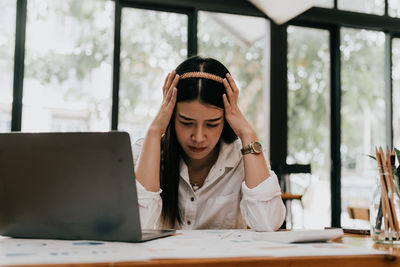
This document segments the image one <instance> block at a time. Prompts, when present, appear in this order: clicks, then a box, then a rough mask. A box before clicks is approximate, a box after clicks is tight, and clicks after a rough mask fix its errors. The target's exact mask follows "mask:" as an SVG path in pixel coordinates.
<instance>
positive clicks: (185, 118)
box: [178, 114, 222, 122]
mask: <svg viewBox="0 0 400 267" xmlns="http://www.w3.org/2000/svg"><path fill="white" fill-rule="evenodd" d="M178 116H179V117H180V118H182V119H184V120H187V121H193V120H194V119H191V118H188V117H185V116H183V115H182V114H178ZM220 119H222V116H221V117H218V118H214V119H209V120H206V121H209V122H213V121H219V120H220Z"/></svg>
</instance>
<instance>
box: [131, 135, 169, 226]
mask: <svg viewBox="0 0 400 267" xmlns="http://www.w3.org/2000/svg"><path fill="white" fill-rule="evenodd" d="M142 145H143V139H139V140H138V141H137V142H135V143H134V145H133V147H132V150H133V151H132V152H133V161H134V163H135V164H136V162H137V160H138V158H139V155H140V151H141V150H142ZM136 189H137V194H138V203H139V214H140V225H141V227H142V229H156V228H157V225H158V220H159V218H160V216H161V210H162V200H161V196H160V194H161V192H162V190H161V189H160V190H159V191H158V192H151V191H147V190H146V188H144V186H143V185H142V184H141V183H139V181H138V180H136Z"/></svg>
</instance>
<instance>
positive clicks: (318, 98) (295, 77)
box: [287, 26, 331, 228]
mask: <svg viewBox="0 0 400 267" xmlns="http://www.w3.org/2000/svg"><path fill="white" fill-rule="evenodd" d="M287 31H288V157H287V163H288V164H295V163H297V164H311V171H312V175H311V177H310V175H308V177H307V176H305V175H295V174H292V175H290V190H291V193H294V194H304V197H303V206H304V210H303V211H302V212H303V213H304V228H323V227H324V226H328V225H330V223H331V219H330V218H331V212H330V208H329V207H330V206H331V203H330V100H329V99H330V98H329V96H330V57H329V32H328V31H326V30H317V29H309V28H303V27H295V26H289V27H288V30H287ZM317 199H318V201H316V200H317ZM297 208H298V209H300V210H301V206H298V207H297ZM293 213H296V210H295V208H294V207H293ZM297 213H299V212H297ZM294 219H295V218H294ZM296 223H297V222H296V220H295V221H294V228H296V227H297V226H299V227H302V226H303V225H302V224H301V223H300V224H297V225H296Z"/></svg>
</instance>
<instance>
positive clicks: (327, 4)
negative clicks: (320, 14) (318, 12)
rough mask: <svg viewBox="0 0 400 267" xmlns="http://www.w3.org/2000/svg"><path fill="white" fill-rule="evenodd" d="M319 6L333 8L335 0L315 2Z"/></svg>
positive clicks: (318, 0)
mask: <svg viewBox="0 0 400 267" xmlns="http://www.w3.org/2000/svg"><path fill="white" fill-rule="evenodd" d="M315 6H317V7H326V8H333V6H334V4H333V0H317V1H316V3H315Z"/></svg>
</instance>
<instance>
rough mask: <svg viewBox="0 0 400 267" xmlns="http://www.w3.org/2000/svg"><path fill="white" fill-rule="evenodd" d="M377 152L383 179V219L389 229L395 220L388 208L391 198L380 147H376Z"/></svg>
mask: <svg viewBox="0 0 400 267" xmlns="http://www.w3.org/2000/svg"><path fill="white" fill-rule="evenodd" d="M375 152H376V161H377V163H378V167H379V168H378V169H379V176H380V180H381V184H382V194H381V198H382V204H383V205H382V213H383V219H384V222H385V228H386V230H387V231H388V230H389V225H390V226H391V227H393V221H392V218H391V215H390V213H388V209H389V200H388V195H387V187H386V182H385V178H384V171H383V167H382V164H381V155H380V153H379V151H378V148H375Z"/></svg>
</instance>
